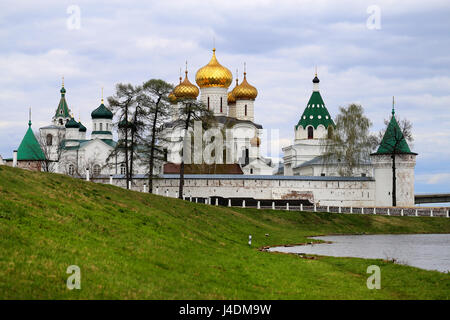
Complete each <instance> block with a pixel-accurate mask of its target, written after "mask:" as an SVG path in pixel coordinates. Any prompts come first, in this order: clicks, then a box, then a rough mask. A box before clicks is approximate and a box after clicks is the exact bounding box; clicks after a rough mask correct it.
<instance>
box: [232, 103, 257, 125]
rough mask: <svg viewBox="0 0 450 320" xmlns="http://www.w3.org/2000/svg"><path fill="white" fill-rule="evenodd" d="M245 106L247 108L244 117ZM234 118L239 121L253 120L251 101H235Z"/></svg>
mask: <svg viewBox="0 0 450 320" xmlns="http://www.w3.org/2000/svg"><path fill="white" fill-rule="evenodd" d="M245 106H247V115H245ZM236 118H237V119H239V120H250V121H252V122H253V121H254V120H255V110H254V101H253V100H238V101H236Z"/></svg>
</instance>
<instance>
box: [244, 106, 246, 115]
mask: <svg viewBox="0 0 450 320" xmlns="http://www.w3.org/2000/svg"><path fill="white" fill-rule="evenodd" d="M244 112H245V115H247V105H245V111H244Z"/></svg>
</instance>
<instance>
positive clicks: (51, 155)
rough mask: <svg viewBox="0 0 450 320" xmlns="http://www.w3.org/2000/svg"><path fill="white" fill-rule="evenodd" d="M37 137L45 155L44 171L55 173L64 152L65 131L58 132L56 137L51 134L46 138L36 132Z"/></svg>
mask: <svg viewBox="0 0 450 320" xmlns="http://www.w3.org/2000/svg"><path fill="white" fill-rule="evenodd" d="M49 135H50V136H49ZM35 136H36V139H37V141H38V142H39V145H40V147H41V149H42V152H43V153H44V155H45V160H43V161H42V164H41V166H42V169H43V171H45V172H55V171H56V165H57V163H59V162H60V160H61V156H62V154H63V152H64V139H65V133H64V130H58V132H57V133H56V135H52V134H50V133H49V134H47V135H46V136H43V135H41V134H40V133H37V132H36V133H35Z"/></svg>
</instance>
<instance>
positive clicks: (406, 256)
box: [269, 234, 450, 272]
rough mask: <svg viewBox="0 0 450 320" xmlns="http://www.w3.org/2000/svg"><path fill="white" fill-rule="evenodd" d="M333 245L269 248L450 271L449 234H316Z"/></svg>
mask: <svg viewBox="0 0 450 320" xmlns="http://www.w3.org/2000/svg"><path fill="white" fill-rule="evenodd" d="M313 239H320V240H324V241H331V242H333V243H332V244H326V243H323V244H314V245H305V246H295V247H274V248H270V249H269V251H278V252H289V253H305V254H317V255H323V256H334V257H357V258H368V259H388V260H391V259H395V260H396V261H397V262H398V263H402V264H407V265H410V266H414V267H418V268H422V269H427V270H438V271H441V272H449V271H450V234H411V235H404V234H399V235H385V234H383V235H354V236H324V237H313Z"/></svg>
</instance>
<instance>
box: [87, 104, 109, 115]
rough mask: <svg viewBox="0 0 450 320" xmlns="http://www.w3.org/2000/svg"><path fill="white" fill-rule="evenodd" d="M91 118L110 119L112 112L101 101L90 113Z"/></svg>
mask: <svg viewBox="0 0 450 320" xmlns="http://www.w3.org/2000/svg"><path fill="white" fill-rule="evenodd" d="M91 117H92V119H112V118H113V113H112V112H111V111H110V110H109V109H108V108H107V107H105V105H104V104H103V103H102V104H101V105H100V106H99V107H98V108H97V109H95V110H94V111H92V113H91Z"/></svg>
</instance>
